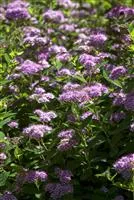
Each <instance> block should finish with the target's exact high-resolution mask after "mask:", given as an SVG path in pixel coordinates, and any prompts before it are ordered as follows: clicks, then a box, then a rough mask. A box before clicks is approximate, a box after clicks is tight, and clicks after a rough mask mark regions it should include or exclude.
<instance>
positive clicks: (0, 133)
mask: <svg viewBox="0 0 134 200" xmlns="http://www.w3.org/2000/svg"><path fill="white" fill-rule="evenodd" d="M4 137H5V134H4V133H3V132H1V131H0V139H4Z"/></svg>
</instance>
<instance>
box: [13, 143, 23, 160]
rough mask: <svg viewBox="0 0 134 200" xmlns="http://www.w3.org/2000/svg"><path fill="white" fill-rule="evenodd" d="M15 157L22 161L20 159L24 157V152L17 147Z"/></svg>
mask: <svg viewBox="0 0 134 200" xmlns="http://www.w3.org/2000/svg"><path fill="white" fill-rule="evenodd" d="M14 156H15V158H16V159H18V160H19V159H20V157H21V156H22V151H21V149H20V148H19V147H18V146H17V147H16V149H15V150H14Z"/></svg>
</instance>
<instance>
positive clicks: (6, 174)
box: [0, 171, 10, 187]
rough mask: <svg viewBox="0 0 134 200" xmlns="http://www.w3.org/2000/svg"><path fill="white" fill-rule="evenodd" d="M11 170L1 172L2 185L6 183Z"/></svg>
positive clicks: (0, 183)
mask: <svg viewBox="0 0 134 200" xmlns="http://www.w3.org/2000/svg"><path fill="white" fill-rule="evenodd" d="M9 174H10V172H6V171H5V172H0V187H1V186H4V185H6V181H7V179H8V177H9Z"/></svg>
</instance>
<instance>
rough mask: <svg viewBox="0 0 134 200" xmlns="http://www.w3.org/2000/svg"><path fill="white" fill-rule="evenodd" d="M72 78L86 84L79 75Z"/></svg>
mask: <svg viewBox="0 0 134 200" xmlns="http://www.w3.org/2000/svg"><path fill="white" fill-rule="evenodd" d="M73 78H75V79H77V80H79V81H81V82H82V83H87V81H86V79H85V78H84V77H83V76H82V75H80V76H79V75H75V76H73Z"/></svg>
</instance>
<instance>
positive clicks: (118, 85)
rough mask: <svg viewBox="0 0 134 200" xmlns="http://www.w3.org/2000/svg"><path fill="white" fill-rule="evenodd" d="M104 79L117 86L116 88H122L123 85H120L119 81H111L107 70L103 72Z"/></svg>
mask: <svg viewBox="0 0 134 200" xmlns="http://www.w3.org/2000/svg"><path fill="white" fill-rule="evenodd" d="M103 77H104V78H105V80H107V81H108V82H109V83H111V84H113V85H115V86H117V87H120V88H122V85H121V84H120V82H119V81H117V80H116V81H113V80H111V79H110V78H109V77H108V74H107V72H106V71H105V70H103Z"/></svg>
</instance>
